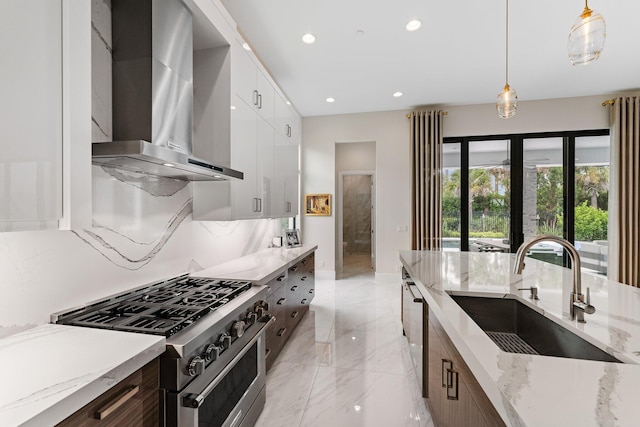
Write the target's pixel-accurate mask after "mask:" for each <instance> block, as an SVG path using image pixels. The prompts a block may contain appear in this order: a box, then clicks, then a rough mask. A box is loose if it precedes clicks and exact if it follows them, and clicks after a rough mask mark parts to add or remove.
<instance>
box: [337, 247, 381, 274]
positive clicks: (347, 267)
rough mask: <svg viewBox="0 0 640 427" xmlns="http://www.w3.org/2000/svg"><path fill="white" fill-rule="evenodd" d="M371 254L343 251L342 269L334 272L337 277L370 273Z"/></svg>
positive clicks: (371, 268)
mask: <svg viewBox="0 0 640 427" xmlns="http://www.w3.org/2000/svg"><path fill="white" fill-rule="evenodd" d="M372 271H373V267H372V266H371V254H369V253H345V254H344V257H343V258H342V270H341V271H338V272H336V277H337V278H338V279H348V278H354V277H356V276H358V275H360V274H371V272H372Z"/></svg>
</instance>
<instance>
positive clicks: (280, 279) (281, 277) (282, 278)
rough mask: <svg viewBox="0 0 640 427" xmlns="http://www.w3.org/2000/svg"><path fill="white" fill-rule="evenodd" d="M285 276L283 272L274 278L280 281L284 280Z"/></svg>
mask: <svg viewBox="0 0 640 427" xmlns="http://www.w3.org/2000/svg"><path fill="white" fill-rule="evenodd" d="M285 277H287V276H285V275H284V274H283V275H282V276H280V277H278V278H277V279H276V280H277V281H278V282H282V281H283V280H284V278H285Z"/></svg>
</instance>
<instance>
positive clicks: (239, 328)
mask: <svg viewBox="0 0 640 427" xmlns="http://www.w3.org/2000/svg"><path fill="white" fill-rule="evenodd" d="M244 327H245V324H244V322H243V321H242V320H240V321H238V322H233V325H231V336H232V337H234V338H240V337H241V336H242V335H243V334H244Z"/></svg>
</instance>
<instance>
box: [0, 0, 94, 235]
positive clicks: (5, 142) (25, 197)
mask: <svg viewBox="0 0 640 427" xmlns="http://www.w3.org/2000/svg"><path fill="white" fill-rule="evenodd" d="M87 25H88V24H87ZM0 34H2V37H0V55H1V56H2V63H3V65H2V67H0V70H1V71H0V93H2V97H1V98H0V117H1V118H2V119H1V120H2V122H1V123H2V124H1V126H0V221H1V223H0V230H19V229H28V228H57V226H58V222H57V221H58V220H59V219H60V218H61V217H62V2H61V0H30V1H28V2H26V1H24V0H3V1H2V2H1V3H0ZM6 221H10V222H11V224H9V223H6Z"/></svg>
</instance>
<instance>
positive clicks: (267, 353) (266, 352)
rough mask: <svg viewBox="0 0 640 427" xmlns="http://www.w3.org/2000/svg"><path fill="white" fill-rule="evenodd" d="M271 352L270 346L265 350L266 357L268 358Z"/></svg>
mask: <svg viewBox="0 0 640 427" xmlns="http://www.w3.org/2000/svg"><path fill="white" fill-rule="evenodd" d="M270 354H271V349H270V348H268V349H267V351H265V353H264V358H265V359H266V358H268V357H269V355H270Z"/></svg>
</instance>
